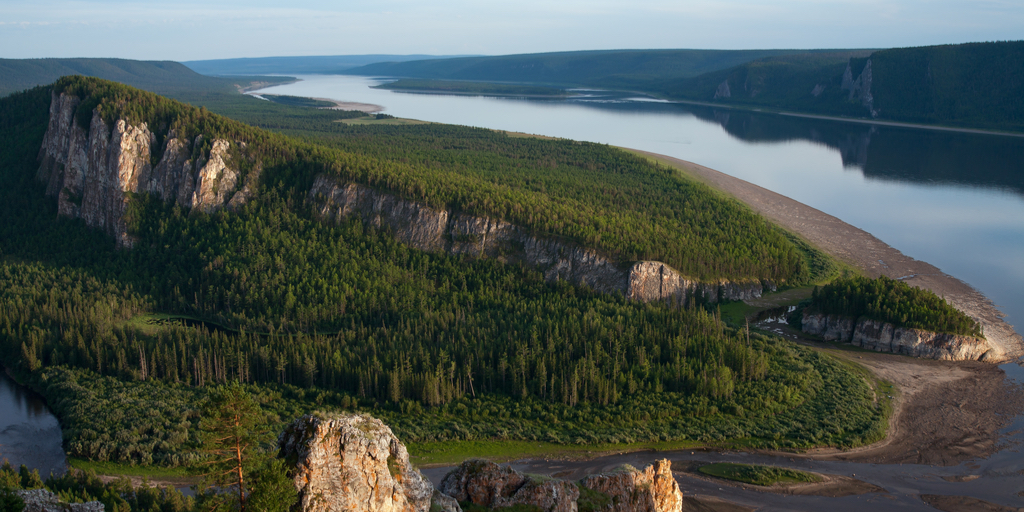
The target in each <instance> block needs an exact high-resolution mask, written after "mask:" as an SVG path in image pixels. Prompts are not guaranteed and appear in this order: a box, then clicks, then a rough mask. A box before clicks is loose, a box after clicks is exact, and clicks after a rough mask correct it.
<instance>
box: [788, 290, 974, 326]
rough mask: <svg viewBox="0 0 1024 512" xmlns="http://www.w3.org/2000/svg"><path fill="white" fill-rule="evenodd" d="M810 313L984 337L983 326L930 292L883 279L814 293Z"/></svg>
mask: <svg viewBox="0 0 1024 512" xmlns="http://www.w3.org/2000/svg"><path fill="white" fill-rule="evenodd" d="M808 307H809V308H811V311H814V312H819V313H824V314H834V315H844V316H852V317H855V318H859V317H862V316H863V317H867V318H870V319H872V320H878V321H881V322H888V323H891V324H893V325H895V326H896V327H910V328H914V329H923V330H925V331H932V332H938V333H948V334H960V335H964V336H978V337H982V336H983V333H982V331H981V325H980V324H978V322H976V321H975V320H974V319H973V318H971V317H969V316H967V315H966V314H964V313H963V312H962V311H960V310H959V309H956V308H954V307H953V306H951V305H950V304H949V303H947V302H946V301H945V300H944V299H942V298H941V297H939V296H938V295H935V293H934V292H932V291H930V290H925V289H922V288H916V287H913V286H910V285H908V284H907V283H904V282H903V281H897V280H895V279H889V278H888V277H885V276H881V277H879V278H878V279H870V278H867V277H860V276H858V277H846V278H840V279H836V280H835V281H833V282H831V283H829V284H827V285H825V286H823V287H821V288H817V287H815V289H814V294H813V295H812V297H811V304H810V306H808Z"/></svg>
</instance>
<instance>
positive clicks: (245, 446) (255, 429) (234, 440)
mask: <svg viewBox="0 0 1024 512" xmlns="http://www.w3.org/2000/svg"><path fill="white" fill-rule="evenodd" d="M201 417H202V419H201V421H200V424H199V428H200V436H199V437H200V444H199V451H200V452H201V453H202V454H203V455H204V457H203V459H202V460H201V461H198V462H197V463H195V465H194V467H195V469H196V470H197V471H198V472H199V473H200V474H201V477H200V481H199V483H198V484H196V486H195V489H196V490H197V491H198V496H199V500H198V502H199V503H198V505H199V507H198V508H199V510H211V511H213V510H225V509H227V510H239V511H241V512H245V510H246V509H247V508H248V509H249V510H256V511H259V512H287V511H288V510H289V509H290V508H291V506H292V505H293V504H294V503H295V502H296V500H297V491H296V489H295V486H294V485H293V484H292V483H291V482H290V481H289V480H288V477H287V475H286V469H285V466H284V463H283V461H278V460H276V459H275V458H274V456H273V453H274V452H276V451H277V450H276V448H277V446H276V443H275V442H274V441H275V436H274V433H273V431H272V430H271V429H270V425H269V424H268V422H267V419H266V417H265V416H264V413H263V411H262V410H261V409H260V405H259V402H258V401H257V399H256V397H254V396H252V395H250V394H249V393H248V391H247V390H246V389H245V388H244V387H243V386H242V385H240V384H238V383H237V382H236V383H232V384H230V385H226V386H219V387H216V388H214V389H212V390H210V392H209V398H208V399H207V402H206V403H205V404H204V406H203V410H202V413H201Z"/></svg>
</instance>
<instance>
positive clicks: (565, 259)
mask: <svg viewBox="0 0 1024 512" xmlns="http://www.w3.org/2000/svg"><path fill="white" fill-rule="evenodd" d="M309 200H310V202H311V203H312V204H313V206H314V208H315V209H316V210H317V212H318V213H319V215H320V216H321V218H323V219H326V220H338V221H340V220H342V219H344V218H346V217H350V216H358V217H359V218H361V219H362V220H363V222H365V223H366V224H368V225H370V226H372V227H374V228H377V229H385V230H388V231H390V232H391V233H393V234H394V236H395V238H396V239H397V240H399V241H400V242H402V243H405V244H408V245H410V246H412V247H415V248H417V249H422V250H424V251H433V252H446V253H449V254H467V255H472V256H479V257H489V258H496V259H498V260H501V261H504V262H512V263H522V264H525V265H530V266H533V267H537V268H539V269H540V270H541V271H542V272H543V273H544V277H545V278H546V279H548V280H552V281H553V280H564V281H568V282H570V283H573V284H577V285H583V286H587V287H590V288H592V289H594V290H597V291H599V292H605V293H621V294H622V295H624V296H625V297H627V298H630V299H633V300H639V301H643V302H652V301H666V302H669V303H672V304H675V305H683V304H685V303H686V302H687V301H688V300H689V299H691V298H693V297H695V296H698V297H702V298H703V300H706V301H709V302H717V301H719V300H722V299H726V300H745V299H750V298H756V297H760V296H761V293H763V292H764V291H765V290H774V289H775V285H774V284H773V283H770V282H768V281H764V282H761V281H749V282H741V283H734V282H729V281H721V282H717V283H700V282H697V281H694V280H692V279H687V278H686V277H684V276H682V275H681V274H679V272H677V271H676V270H675V269H673V268H672V267H669V266H668V265H665V264H664V263H661V262H657V261H639V262H636V263H633V264H625V265H624V264H622V263H621V262H618V261H615V260H613V259H611V258H609V257H608V256H607V255H604V254H601V253H600V252H598V251H596V250H594V249H588V248H585V247H580V246H577V245H574V244H572V243H569V242H565V241H562V240H555V239H546V238H540V237H536V236H533V235H531V234H529V233H528V232H527V231H526V230H524V229H523V228H521V227H518V226H515V225H513V224H509V223H508V222H505V221H502V220H497V219H491V218H487V217H477V216H474V215H469V214H466V213H462V212H457V211H453V210H448V209H439V208H433V207H430V206H427V205H424V204H422V203H418V202H416V201H410V200H406V199H402V198H399V197H397V196H394V195H392V194H388V193H384V192H380V191H377V190H374V189H372V188H370V187H366V186H363V185H359V184H356V183H347V182H344V181H342V180H340V179H338V178H334V177H330V176H327V175H320V176H317V178H316V181H315V182H314V183H313V187H312V189H310V191H309Z"/></svg>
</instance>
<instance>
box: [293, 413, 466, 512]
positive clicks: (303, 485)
mask: <svg viewBox="0 0 1024 512" xmlns="http://www.w3.org/2000/svg"><path fill="white" fill-rule="evenodd" d="M279 444H280V447H281V452H282V454H283V455H284V457H285V459H286V460H288V461H289V462H292V463H294V465H295V467H294V482H295V487H296V488H297V489H298V490H299V496H300V504H301V510H302V511H303V512H335V511H366V512H427V511H428V510H430V505H431V497H432V495H433V494H434V487H433V486H432V485H431V484H430V482H429V481H427V479H425V478H423V475H421V474H420V472H419V471H418V470H416V469H415V468H414V467H412V465H411V464H409V452H408V451H406V449H405V445H403V444H402V443H401V442H400V441H399V440H398V438H397V437H395V435H394V434H393V433H392V432H391V428H389V427H388V426H387V425H385V424H384V423H383V422H382V421H380V420H378V419H376V418H373V417H371V416H369V415H365V414H338V415H321V414H316V415H307V416H303V417H302V418H299V419H297V420H295V422H293V423H292V424H291V425H290V426H289V427H288V428H287V429H286V430H285V432H284V433H283V434H281V437H280V438H279ZM441 501H444V500H441ZM456 506H457V504H456Z"/></svg>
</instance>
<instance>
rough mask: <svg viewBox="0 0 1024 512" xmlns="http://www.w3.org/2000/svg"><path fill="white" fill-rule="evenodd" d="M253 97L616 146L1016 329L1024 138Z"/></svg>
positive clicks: (326, 80)
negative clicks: (803, 219)
mask: <svg viewBox="0 0 1024 512" xmlns="http://www.w3.org/2000/svg"><path fill="white" fill-rule="evenodd" d="M301 78H302V81H299V82H295V83H291V84H286V85H282V86H277V87H272V88H268V89H264V90H262V91H260V92H266V93H272V94H286V95H294V96H307V97H320V98H331V99H336V100H339V101H351V102H360V103H369V104H376V105H381V106H383V107H384V109H385V112H387V113H388V114H391V115H394V116H398V117H406V118H412V119H421V120H426V121H436V122H442V123H451V124H461V125H468V126H478V127H484V128H492V129H499V130H507V131H517V132H525V133H532V134H539V135H548V136H553V137H563V138H568V139H575V140H584V141H591V142H599V143H605V144H612V145H616V146H623V147H629V148H635V149H641V150H644V151H651V152H654V153H661V154H664V155H668V156H672V157H676V158H681V159H684V160H689V161H692V162H696V163H698V164H701V165H705V166H708V167H711V168H713V169H716V170H719V171H721V172H724V173H726V174H729V175H732V176H735V177H737V178H740V179H743V180H746V181H749V182H752V183H755V184H757V185H760V186H762V187H765V188H767V189H769V190H773V191H775V192H778V193H780V194H782V195H785V196H788V197H791V198H793V199H795V200H797V201H800V202H802V203H804V204H807V205H810V206H812V207H814V208H817V209H819V210H821V211H824V212H825V213H828V214H831V215H834V216H836V217H838V218H840V219H842V220H843V221H845V222H847V223H849V224H852V225H854V226H856V227H858V228H861V229H863V230H865V231H867V232H869V233H871V234H873V235H875V236H876V237H878V238H879V239H881V240H882V241H884V242H886V243H888V244H889V245H891V246H893V247H895V248H896V249H899V250H900V251H902V252H903V253H904V254H906V255H908V256H911V257H913V258H916V259H919V260H923V261H926V262H928V263H931V264H933V265H935V266H937V267H938V268H940V269H941V270H942V271H944V272H946V273H947V274H950V275H952V276H954V277H957V278H959V279H961V280H963V281H965V282H967V283H968V284H970V285H972V286H974V287H975V288H976V289H978V290H979V291H981V292H982V293H984V294H985V295H986V296H988V297H989V298H990V299H992V300H993V302H995V303H996V305H998V306H999V307H1000V309H1001V310H1002V311H1003V312H1004V313H1005V314H1006V317H1007V318H1006V319H1007V321H1008V322H1009V323H1010V324H1011V325H1014V326H1015V327H1016V328H1017V330H1018V332H1020V330H1021V327H1024V293H1022V292H1021V290H1024V265H1022V264H1021V263H1022V262H1024V137H1012V136H996V135H979V134H969V133H956V132H948V131H936V130H925V129H915V128H903V127H893V126H880V125H867V124H860V123H849V122H843V121H830V120H821V119H806V118H799V117H793V116H783V115H777V114H765V113H758V112H751V111H742V110H729V109H718V108H711V107H703V106H695V105H685V104H676V103H668V102H663V101H655V100H650V99H645V98H637V97H633V96H630V95H624V94H617V93H605V92H600V91H576V92H577V93H578V95H577V96H576V97H573V98H571V99H568V100H530V99H514V98H492V97H481V96H454V95H435V94H411V93H401V92H394V91H388V90H384V89H372V88H370V86H371V85H375V84H378V83H380V81H379V80H375V79H371V78H366V77H354V76H336V75H311V76H303V77H301Z"/></svg>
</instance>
